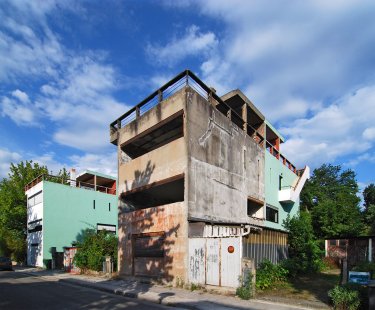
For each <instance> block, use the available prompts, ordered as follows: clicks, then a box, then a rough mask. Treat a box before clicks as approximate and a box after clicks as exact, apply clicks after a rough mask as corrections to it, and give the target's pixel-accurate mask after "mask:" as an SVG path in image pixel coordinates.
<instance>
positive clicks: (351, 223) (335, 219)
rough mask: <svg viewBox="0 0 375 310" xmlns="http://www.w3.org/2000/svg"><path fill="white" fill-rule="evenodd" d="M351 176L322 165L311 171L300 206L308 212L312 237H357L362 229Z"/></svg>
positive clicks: (349, 171) (334, 167) (356, 185)
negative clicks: (312, 232) (310, 218)
mask: <svg viewBox="0 0 375 310" xmlns="http://www.w3.org/2000/svg"><path fill="white" fill-rule="evenodd" d="M357 194H358V184H357V181H356V179H355V173H354V171H352V170H350V169H349V170H345V171H341V167H340V166H333V165H330V164H329V165H327V164H324V165H322V166H321V167H320V168H317V169H315V170H314V172H313V175H312V176H311V178H310V179H309V180H308V181H307V182H306V184H305V186H304V188H303V190H302V192H301V201H302V206H303V207H304V208H305V209H306V210H308V211H309V212H310V213H311V217H312V225H313V229H314V233H315V236H316V237H317V238H321V239H325V238H330V237H333V236H334V237H346V236H358V235H360V234H362V233H363V232H364V230H365V226H364V224H363V222H362V216H361V212H360V209H359V202H360V199H359V198H358V196H357Z"/></svg>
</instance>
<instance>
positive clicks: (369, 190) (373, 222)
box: [363, 183, 375, 235]
mask: <svg viewBox="0 0 375 310" xmlns="http://www.w3.org/2000/svg"><path fill="white" fill-rule="evenodd" d="M363 200H364V205H363V206H364V210H363V216H364V220H365V223H366V225H367V232H368V234H370V235H374V234H375V185H374V184H373V183H371V184H370V185H368V186H367V187H366V188H365V189H364V191H363Z"/></svg>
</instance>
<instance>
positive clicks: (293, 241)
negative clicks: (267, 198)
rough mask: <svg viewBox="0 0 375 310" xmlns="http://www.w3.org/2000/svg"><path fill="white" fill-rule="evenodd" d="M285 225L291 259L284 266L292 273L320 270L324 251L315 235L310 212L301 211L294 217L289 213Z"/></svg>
mask: <svg viewBox="0 0 375 310" xmlns="http://www.w3.org/2000/svg"><path fill="white" fill-rule="evenodd" d="M283 226H284V227H285V229H286V230H287V231H288V233H289V234H288V251H289V257H290V259H288V260H287V261H286V262H285V263H284V266H285V267H286V268H287V269H288V270H289V272H290V274H291V275H293V274H296V273H304V272H316V271H319V269H320V267H321V256H322V254H323V253H322V251H321V250H320V249H319V246H318V242H317V240H316V239H315V236H314V231H313V227H312V222H311V215H310V213H308V212H306V211H301V212H300V213H299V214H297V215H296V216H294V217H290V216H289V215H288V217H287V219H286V220H285V221H284V222H283Z"/></svg>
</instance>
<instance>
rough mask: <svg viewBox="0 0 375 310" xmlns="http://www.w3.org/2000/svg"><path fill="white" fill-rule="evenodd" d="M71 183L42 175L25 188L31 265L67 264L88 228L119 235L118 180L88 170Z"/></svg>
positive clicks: (72, 177)
mask: <svg viewBox="0 0 375 310" xmlns="http://www.w3.org/2000/svg"><path fill="white" fill-rule="evenodd" d="M70 178H71V179H70V180H62V179H61V178H59V177H56V176H51V175H42V176H40V177H38V178H36V179H35V180H33V181H32V182H30V183H29V184H28V185H27V186H26V187H25V193H26V196H27V264H28V265H30V266H38V267H47V266H49V265H50V264H51V262H52V258H54V264H55V266H56V267H60V266H61V265H62V261H63V252H64V247H71V246H72V245H74V244H75V242H76V241H77V240H80V238H81V237H82V232H83V231H84V230H85V229H87V228H91V229H96V230H107V231H111V232H114V233H117V196H116V178H113V177H111V176H108V175H104V174H101V173H97V172H94V171H88V170H87V171H84V172H83V173H81V174H79V175H78V176H77V177H75V170H74V169H72V171H71V174H70Z"/></svg>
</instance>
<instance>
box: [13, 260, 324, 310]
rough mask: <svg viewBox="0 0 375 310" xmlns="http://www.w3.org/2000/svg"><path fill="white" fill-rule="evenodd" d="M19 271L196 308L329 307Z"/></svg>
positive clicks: (52, 272)
mask: <svg viewBox="0 0 375 310" xmlns="http://www.w3.org/2000/svg"><path fill="white" fill-rule="evenodd" d="M16 272H22V273H26V274H28V275H31V276H38V277H42V278H43V279H45V280H48V281H59V282H62V283H68V284H72V285H79V286H83V287H87V288H92V289H97V290H101V291H104V292H106V293H111V294H117V295H123V296H125V297H130V298H138V299H140V300H146V301H149V302H154V303H157V304H162V305H165V306H173V307H179V308H184V309H194V310H214V309H215V310H229V309H254V310H266V309H278V310H296V309H329V308H328V307H327V306H326V305H324V304H315V303H312V302H307V301H296V303H295V304H294V305H290V304H283V303H278V302H271V301H264V300H257V299H252V300H241V299H240V298H238V297H234V296H225V295H219V294H210V293H206V292H203V291H193V292H191V291H189V290H186V289H179V288H172V287H165V286H161V285H154V284H149V283H142V282H139V281H136V280H134V279H121V280H112V279H108V278H105V277H98V276H95V277H94V276H87V275H73V274H69V273H63V272H61V271H55V270H43V269H37V268H21V267H19V268H16Z"/></svg>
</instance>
